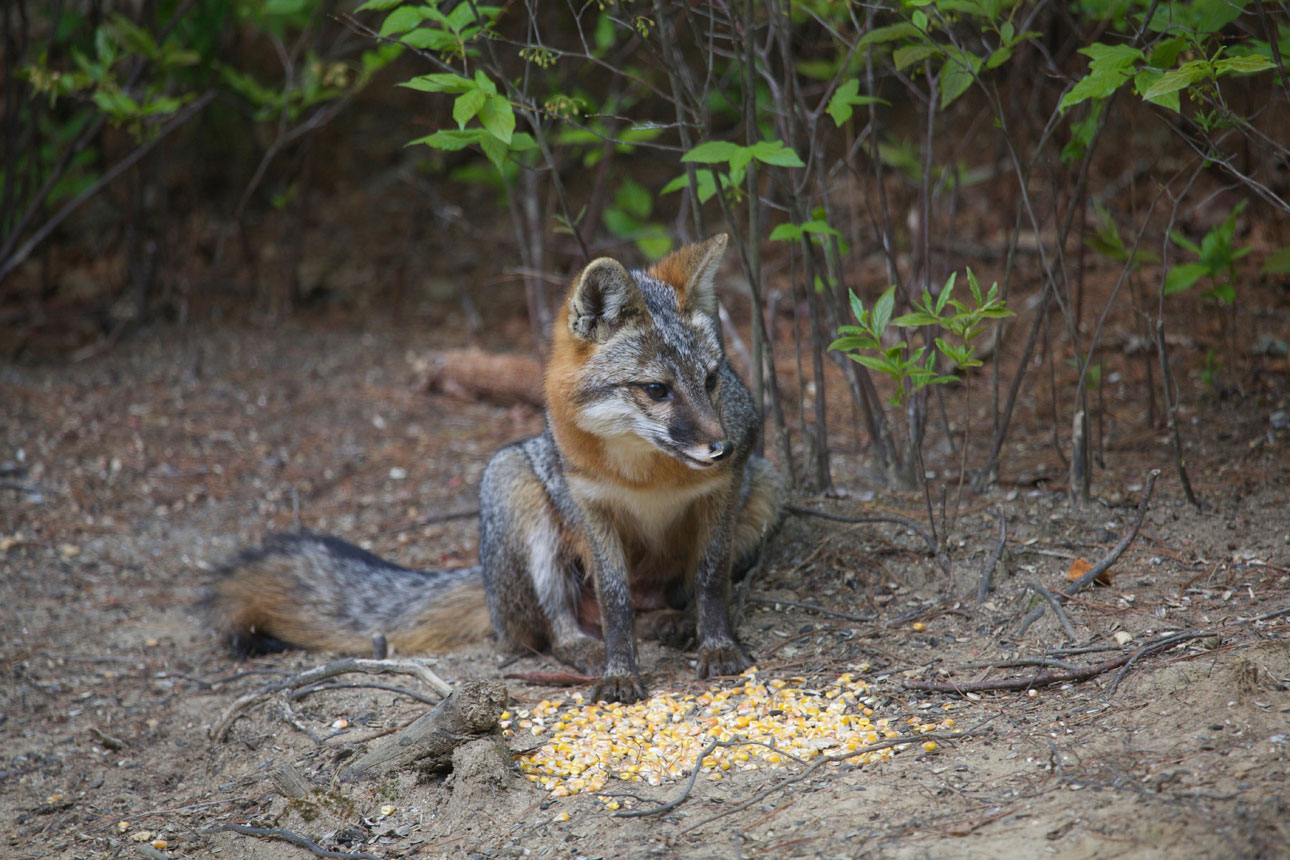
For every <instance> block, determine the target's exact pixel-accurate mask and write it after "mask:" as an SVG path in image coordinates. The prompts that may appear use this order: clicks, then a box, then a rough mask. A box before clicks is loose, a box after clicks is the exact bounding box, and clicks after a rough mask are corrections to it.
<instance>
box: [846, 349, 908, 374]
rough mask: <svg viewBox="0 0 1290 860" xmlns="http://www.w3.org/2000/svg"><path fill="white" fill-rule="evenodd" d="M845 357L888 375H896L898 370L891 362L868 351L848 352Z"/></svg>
mask: <svg viewBox="0 0 1290 860" xmlns="http://www.w3.org/2000/svg"><path fill="white" fill-rule="evenodd" d="M847 358H849V359H851V360H852V361H854V362H856V363H857V364H863V365H864V366H865V367H867V368H869V369H870V370H876V371H878V372H879V373H885V374H887V375H889V376H895V375H898V374H899V372H900V371H899V370H898V369H897V368H894V367H892V364H891V362H890V361H887V360H886V359H884V358H880V357H879V356H876V355H869V354H868V353H865V352H848V353H847ZM893 371H894V372H893Z"/></svg>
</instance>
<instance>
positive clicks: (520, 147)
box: [511, 131, 537, 152]
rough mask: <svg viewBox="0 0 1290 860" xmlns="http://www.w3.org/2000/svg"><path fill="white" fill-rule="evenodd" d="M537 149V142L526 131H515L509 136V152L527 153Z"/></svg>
mask: <svg viewBox="0 0 1290 860" xmlns="http://www.w3.org/2000/svg"><path fill="white" fill-rule="evenodd" d="M530 149H537V141H536V140H534V139H533V135H531V134H529V133H528V132H526V131H517V132H515V133H514V134H512V135H511V152H528V151H529V150H530Z"/></svg>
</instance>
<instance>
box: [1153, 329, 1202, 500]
mask: <svg viewBox="0 0 1290 860" xmlns="http://www.w3.org/2000/svg"><path fill="white" fill-rule="evenodd" d="M1156 355H1157V356H1158V357H1159V358H1160V380H1161V383H1160V384H1161V387H1162V388H1163V389H1164V393H1165V416H1166V420H1167V423H1168V425H1169V438H1170V440H1171V441H1172V443H1173V449H1174V468H1176V469H1177V470H1178V480H1179V481H1180V482H1182V487H1183V494H1184V495H1186V496H1187V501H1189V502H1191V505H1192V507H1194V508H1195V509H1196V510H1198V511H1199V510H1203V509H1204V506H1203V505H1202V504H1201V503H1200V500H1199V499H1197V498H1196V494H1195V493H1194V492H1193V491H1192V488H1191V479H1190V478H1188V477H1187V462H1186V457H1185V456H1184V454H1183V447H1182V434H1181V433H1180V432H1179V430H1178V408H1177V403H1175V402H1174V394H1173V386H1174V375H1173V372H1172V371H1173V368H1171V367H1170V366H1169V354H1168V353H1167V352H1166V351H1165V324H1164V322H1163V321H1157V322H1156Z"/></svg>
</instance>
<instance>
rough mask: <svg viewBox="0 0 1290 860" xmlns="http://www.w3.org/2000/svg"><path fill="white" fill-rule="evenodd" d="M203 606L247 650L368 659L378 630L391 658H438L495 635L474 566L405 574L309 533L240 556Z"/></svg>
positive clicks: (223, 572)
mask: <svg viewBox="0 0 1290 860" xmlns="http://www.w3.org/2000/svg"><path fill="white" fill-rule="evenodd" d="M206 606H207V609H208V610H209V612H210V617H211V622H212V624H213V625H214V627H215V629H216V630H217V631H219V633H220V634H221V635H222V636H224V637H225V638H226V639H227V641H228V643H229V645H231V646H232V647H233V648H234V649H236V650H238V651H240V652H242V653H246V654H254V653H266V652H272V651H281V650H284V649H286V648H291V647H297V648H317V649H321V650H327V651H341V652H349V653H356V654H370V653H371V651H372V637H373V636H375V635H376V634H382V635H384V636H385V638H386V641H387V642H388V643H389V645H390V646H392V647H393V649H394V650H395V651H396V652H398V653H403V654H424V653H436V652H443V651H450V650H452V649H454V648H457V647H460V646H463V645H467V644H469V643H472V642H478V641H480V640H481V639H483V638H484V637H485V636H486V635H488V633H489V631H490V630H491V629H492V628H491V626H490V624H489V620H488V605H487V600H486V598H485V595H484V584H483V578H482V577H481V576H480V571H479V568H478V567H469V568H462V569H460V570H447V571H435V572H427V571H421V570H412V569H410V568H406V567H400V566H399V565H397V564H392V563H391V562H388V561H385V560H384V559H381V558H378V557H377V556H375V555H372V554H371V553H370V552H366V551H365V550H362V549H359V548H358V547H356V546H354V545H353V544H348V543H346V542H344V541H342V540H338V539H336V538H333V537H322V536H319V535H314V534H308V533H303V534H278V535H273V536H271V537H270V538H268V540H266V541H265V543H264V545H263V546H261V547H259V548H257V549H252V550H246V551H244V552H243V553H242V554H241V555H240V556H238V557H237V558H235V559H234V560H233V561H232V562H230V563H229V564H228V565H226V566H224V567H223V568H222V569H221V570H220V571H219V572H218V574H217V576H216V580H215V583H214V585H213V587H212V590H211V593H210V595H209V596H208V598H207V600H206Z"/></svg>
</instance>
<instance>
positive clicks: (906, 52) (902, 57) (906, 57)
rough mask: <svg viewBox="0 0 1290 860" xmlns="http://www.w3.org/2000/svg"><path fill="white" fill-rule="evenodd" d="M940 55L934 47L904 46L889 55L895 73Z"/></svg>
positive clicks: (939, 51)
mask: <svg viewBox="0 0 1290 860" xmlns="http://www.w3.org/2000/svg"><path fill="white" fill-rule="evenodd" d="M940 53H941V49H940V48H938V47H936V46H935V45H905V46H904V47H901V48H897V49H896V52H895V53H893V54H892V55H891V61H892V63H893V64H894V65H895V66H896V70H897V71H904V69H905V68H906V67H908V66H912V65H913V64H914V63H921V62H922V61H923V60H925V59H927V58H928V57H935V56H939V55H940Z"/></svg>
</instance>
